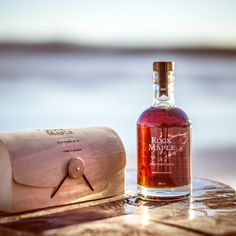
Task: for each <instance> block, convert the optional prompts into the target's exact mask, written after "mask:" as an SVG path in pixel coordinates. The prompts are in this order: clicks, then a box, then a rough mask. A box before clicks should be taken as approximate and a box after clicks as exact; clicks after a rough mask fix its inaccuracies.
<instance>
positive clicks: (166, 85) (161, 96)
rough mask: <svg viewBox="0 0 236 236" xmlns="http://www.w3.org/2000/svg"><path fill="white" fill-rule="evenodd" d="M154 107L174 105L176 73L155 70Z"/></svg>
mask: <svg viewBox="0 0 236 236" xmlns="http://www.w3.org/2000/svg"><path fill="white" fill-rule="evenodd" d="M152 106H153V107H164V108H167V107H174V106H175V99H174V75H173V72H168V73H166V74H165V75H162V74H161V73H159V72H153V104H152Z"/></svg>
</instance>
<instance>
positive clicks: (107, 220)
mask: <svg viewBox="0 0 236 236" xmlns="http://www.w3.org/2000/svg"><path fill="white" fill-rule="evenodd" d="M126 176H127V178H126V182H127V183H126V186H127V193H126V195H125V196H119V197H113V198H107V199H102V200H98V201H92V202H85V203H78V204H71V205H67V206H62V207H55V208H49V209H44V210H38V211H33V212H27V213H21V214H7V213H3V212H0V235H82V234H85V235H129V236H130V235H165V236H167V235H171V236H173V235H193V236H199V235H236V198H235V191H234V190H233V189H232V188H231V187H229V186H227V185H225V184H223V183H219V182H215V181H212V180H208V179H201V178H194V179H193V192H192V196H191V198H189V199H185V200H182V201H160V202H148V201H142V200H140V199H139V198H138V197H137V196H136V193H135V191H136V172H135V171H127V175H126Z"/></svg>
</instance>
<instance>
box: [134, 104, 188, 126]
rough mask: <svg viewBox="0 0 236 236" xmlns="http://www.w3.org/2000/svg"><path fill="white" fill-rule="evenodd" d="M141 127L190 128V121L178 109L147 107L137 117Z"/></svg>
mask: <svg viewBox="0 0 236 236" xmlns="http://www.w3.org/2000/svg"><path fill="white" fill-rule="evenodd" d="M137 124H138V125H141V126H148V127H152V126H160V127H161V126H163V125H164V126H173V127H174V126H182V127H186V126H190V125H191V121H190V120H189V118H188V115H187V114H186V113H185V111H184V110H183V109H181V108H179V107H168V108H163V107H149V108H148V109H146V110H145V111H144V112H143V113H142V114H141V115H140V117H139V119H138V122H137Z"/></svg>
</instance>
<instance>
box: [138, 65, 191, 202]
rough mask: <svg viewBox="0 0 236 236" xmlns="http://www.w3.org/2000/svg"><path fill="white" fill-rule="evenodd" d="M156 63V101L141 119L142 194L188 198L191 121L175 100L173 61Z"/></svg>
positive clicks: (139, 175)
mask: <svg viewBox="0 0 236 236" xmlns="http://www.w3.org/2000/svg"><path fill="white" fill-rule="evenodd" d="M153 65H154V66H153V68H154V73H153V87H154V101H153V105H152V106H151V107H150V108H148V109H147V110H145V111H144V112H143V113H142V114H141V116H140V117H139V119H138V122H137V146H138V160H137V161H138V195H139V196H140V197H141V198H143V199H146V200H159V199H170V198H174V199H175V198H184V197H186V196H188V195H190V193H191V123H190V121H189V119H188V116H187V115H186V114H185V112H184V111H183V110H181V109H180V108H178V107H176V106H175V103H174V86H173V82H174V76H173V69H174V64H173V62H154V64H153Z"/></svg>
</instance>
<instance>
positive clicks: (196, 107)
mask: <svg viewBox="0 0 236 236" xmlns="http://www.w3.org/2000/svg"><path fill="white" fill-rule="evenodd" d="M159 59H162V60H163V59H169V60H174V61H175V62H176V83H175V84H176V86H175V91H176V92H175V93H176V102H177V105H179V106H180V107H182V108H183V109H184V110H185V111H186V112H187V113H188V115H189V116H190V118H191V120H192V123H193V174H194V175H198V176H202V177H208V178H214V179H217V180H220V181H224V182H226V183H229V184H231V185H233V186H235V187H236V174H235V170H234V169H235V168H234V167H235V166H236V122H235V120H236V108H235V101H236V70H235V68H236V57H228V58H227V57H226V56H218V57H216V56H214V57H213V56H194V55H192V56H191V55H188V56H184V55H179V54H158V55H155V54H150V53H149V54H148V53H147V54H111V53H106V54H105V53H93V54H82V53H81V54H69V53H33V52H32V53H19V52H18V53H17V52H10V51H9V52H0V107H1V113H0V131H13V130H34V129H46V128H61V127H66V128H69V127H85V126H98V125H99V126H100V125H102V126H110V127H112V128H113V129H114V130H116V131H117V132H118V134H119V135H120V136H121V138H122V140H123V142H124V144H125V147H126V151H127V155H128V162H127V167H128V168H135V167H136V121H137V118H138V116H139V115H140V113H141V112H142V111H143V110H144V109H146V108H147V107H149V106H150V105H151V103H152V79H151V76H152V71H151V70H152V62H153V61H155V60H159Z"/></svg>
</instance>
